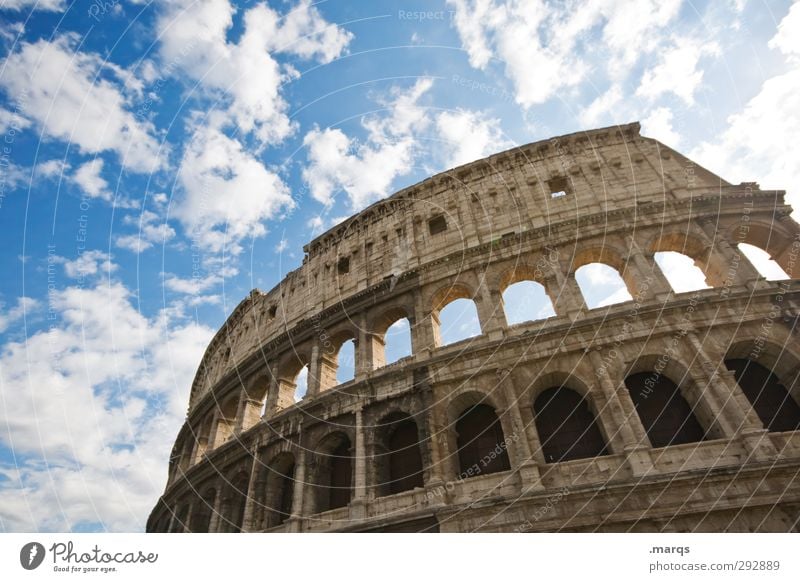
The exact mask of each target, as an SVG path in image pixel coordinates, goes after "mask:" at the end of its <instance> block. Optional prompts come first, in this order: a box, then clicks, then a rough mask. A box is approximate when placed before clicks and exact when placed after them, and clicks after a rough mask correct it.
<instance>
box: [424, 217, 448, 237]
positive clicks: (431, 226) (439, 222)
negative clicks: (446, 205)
mask: <svg viewBox="0 0 800 582" xmlns="http://www.w3.org/2000/svg"><path fill="white" fill-rule="evenodd" d="M428 230H429V231H430V233H431V234H432V235H434V234H439V233H441V232H444V231H446V230H447V221H446V220H445V218H444V215H443V214H440V215H438V216H434V217H433V218H431V219H430V220H429V221H428Z"/></svg>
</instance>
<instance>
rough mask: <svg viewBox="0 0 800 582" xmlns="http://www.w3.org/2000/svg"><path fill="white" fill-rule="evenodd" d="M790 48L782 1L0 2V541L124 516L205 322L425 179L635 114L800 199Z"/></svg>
mask: <svg viewBox="0 0 800 582" xmlns="http://www.w3.org/2000/svg"><path fill="white" fill-rule="evenodd" d="M798 39H800V5H797V4H795V5H792V3H791V2H789V1H777V2H762V1H755V0H751V1H747V0H729V1H727V2H726V1H718V2H712V3H705V2H686V1H682V0H658V1H656V0H652V1H650V0H637V1H636V2H627V1H623V0H590V1H585V2H566V3H564V2H558V3H548V2H540V1H534V0H531V1H527V2H523V1H514V2H499V1H496V0H480V1H477V0H449V1H447V2H444V1H442V2H422V1H419V2H413V1H408V2H406V1H402V2H381V1H375V2H349V3H348V2H342V1H337V0H330V1H327V2H320V3H316V4H311V3H310V2H307V1H297V0H290V1H288V2H270V3H264V2H253V1H247V2H240V3H235V2H232V1H229V0H204V1H198V2H192V1H189V0H175V1H172V2H159V1H153V2H147V1H144V0H139V1H122V0H121V1H119V2H113V1H111V2H95V3H90V2H74V3H69V2H67V1H65V0H40V1H39V2H36V1H33V0H0V50H2V52H3V61H2V64H1V65H0V134H2V137H0V140H2V141H1V142H0V249H2V250H1V251H0V269H2V272H3V274H4V276H3V277H2V278H0V342H1V343H2V346H1V347H0V396H2V400H1V401H0V411H2V414H0V419H1V420H2V422H0V531H20V530H22V531H31V530H54V531H64V530H75V531H87V530H88V531H105V530H108V531H139V530H142V529H143V527H144V522H145V519H146V517H147V514H148V512H149V509H150V508H151V507H152V505H153V503H154V502H155V500H156V499H157V497H158V495H159V494H160V492H161V491H162V489H163V486H164V480H165V478H166V466H167V457H168V454H169V450H170V447H171V444H172V441H173V439H174V436H175V434H176V433H177V430H178V428H179V427H180V424H181V422H182V419H183V417H184V414H185V410H186V404H187V399H188V389H189V385H190V382H191V378H192V377H193V375H194V372H195V369H196V366H197V364H198V362H199V359H200V357H201V355H202V353H203V350H204V348H205V345H206V344H207V342H208V340H209V339H210V337H211V336H212V335H213V333H214V330H215V329H217V328H218V326H219V325H220V324H221V323H222V322H223V321H224V319H225V317H226V316H227V314H229V313H230V312H231V310H232V309H233V308H234V307H235V306H236V304H237V303H238V302H239V301H240V300H241V299H242V298H243V297H244V296H245V295H246V294H247V293H249V291H250V290H251V289H252V288H254V287H258V288H261V289H269V288H271V287H272V286H273V285H274V284H275V283H277V282H278V281H279V280H280V279H281V278H282V276H283V275H284V274H285V273H286V272H287V271H288V270H291V269H293V268H295V267H297V266H298V265H299V264H300V262H301V261H302V256H303V254H302V245H303V244H304V243H305V242H307V241H309V240H310V239H311V238H313V237H314V236H316V235H317V234H319V233H320V232H322V231H323V230H324V229H326V228H328V227H330V226H332V225H333V224H335V223H336V222H337V221H338V220H341V219H342V218H343V217H346V216H348V215H350V214H352V213H353V212H355V211H357V210H359V209H361V208H363V207H364V206H365V205H367V204H369V203H371V202H374V201H375V200H378V199H380V198H383V197H385V196H387V195H389V194H391V193H392V192H393V191H395V190H397V189H399V188H401V187H403V186H406V185H409V184H412V183H414V182H416V181H418V180H420V179H422V178H424V177H425V176H428V175H430V174H431V173H434V172H438V171H442V170H445V169H447V168H449V167H452V166H454V165H457V164H461V163H465V162H468V161H471V160H473V159H476V158H480V157H483V156H485V155H487V154H490V153H493V152H496V151H500V150H503V149H507V148H509V147H513V145H515V144H521V143H528V142H531V141H536V140H539V139H546V138H548V137H550V136H553V135H559V134H564V133H569V132H573V131H578V130H581V129H586V128H592V127H600V126H606V125H611V124H614V123H626V122H630V121H635V120H640V121H641V122H642V126H643V133H644V134H645V135H648V136H652V137H656V138H658V139H660V140H662V141H664V142H665V143H667V144H668V145H671V146H673V147H676V148H677V149H679V150H680V151H682V152H683V153H685V154H687V155H689V156H690V157H691V158H693V159H695V160H696V161H698V162H699V163H701V164H703V165H705V166H706V167H708V168H709V169H711V170H712V171H715V172H717V173H719V174H721V175H722V176H723V177H724V178H726V179H728V180H729V181H733V182H737V181H743V180H746V181H758V182H760V183H761V184H762V186H763V187H776V188H785V189H786V190H787V191H788V194H789V200H790V201H795V200H796V199H797V196H798V195H800V191H798V190H797V188H796V179H797V177H798V175H800V158H798V157H797V155H796V148H794V147H793V146H792V144H793V143H794V140H795V139H796V136H797V135H800V70H799V69H798V66H797V65H798V62H799V61H798V59H800V41H799V40H798ZM664 260H666V261H673V262H672V263H670V265H671V266H670V267H669V269H668V270H670V269H672V271H674V272H688V271H687V270H686V269H688V268H689V266H687V265H685V264H678V263H676V262H674V261H675V260H677V259H675V258H674V257H673V258H669V257H668V258H667V259H664ZM682 270H683V271H682ZM587 277H588V280H589V283H590V284H592V285H594V286H595V291H594V293H595V294H596V297H595V298H594V299H596V300H597V302H599V303H603V302H608V301H613V300H616V299H619V296H616V299H615V298H614V297H613V296H614V294H615V293H619V289H618V288H615V287H614V286H613V285H612V284H610V283H609V281H608V280H607V277H606V275H605V274H604V273H602V272H600V271H597V272H590V273H589V275H587ZM698 284H702V281H700V282H699V283H698ZM604 285H606V287H604ZM608 285H610V286H608ZM528 296H530V295H524V294H523V295H520V297H522V298H524V297H528ZM534 312H535V313H539V314H544V315H546V314H547V313H548V312H547V308H546V306H541V305H538V306H536V307H535V309H534ZM514 317H517V316H516V315H515V316H514ZM443 319H444V318H443ZM467 319H469V318H467ZM443 324H444V325H443V328H444V333H445V336H446V337H445V340H446V341H449V340H451V339H452V337H451V336H450V332H449V331H448V329H451V328H452V329H456V328H464V329H466V330H467V332H469V326H470V325H473V327H474V322H470V321H465V322H462V323H459V322H458V320H454V321H453V322H448V321H443ZM473 331H474V330H473ZM453 337H455V335H454V336H453Z"/></svg>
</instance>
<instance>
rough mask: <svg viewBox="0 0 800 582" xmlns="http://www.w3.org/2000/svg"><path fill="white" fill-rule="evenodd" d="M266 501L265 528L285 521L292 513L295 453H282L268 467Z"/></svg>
mask: <svg viewBox="0 0 800 582" xmlns="http://www.w3.org/2000/svg"><path fill="white" fill-rule="evenodd" d="M266 471H267V479H266V489H267V492H266V501H265V505H266V507H265V509H266V512H267V516H266V520H265V523H264V527H265V528H270V527H275V526H278V525H281V524H282V523H284V522H285V521H286V520H287V519H289V518H290V517H291V515H292V501H293V499H294V472H295V463H294V455H292V454H291V453H281V454H280V455H278V456H277V457H276V458H275V459H274V460H273V461H272V462H271V463H270V464H269V466H268V467H267V468H266Z"/></svg>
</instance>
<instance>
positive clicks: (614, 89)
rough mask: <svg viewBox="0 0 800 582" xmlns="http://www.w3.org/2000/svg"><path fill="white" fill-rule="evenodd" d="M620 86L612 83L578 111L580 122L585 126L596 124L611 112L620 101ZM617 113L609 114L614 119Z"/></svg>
mask: <svg viewBox="0 0 800 582" xmlns="http://www.w3.org/2000/svg"><path fill="white" fill-rule="evenodd" d="M622 97H623V95H622V88H621V87H620V86H619V85H612V86H611V87H610V88H609V89H608V91H606V92H605V93H603V94H602V95H600V96H599V97H597V98H596V99H595V100H594V101H592V102H591V103H590V104H589V105H588V106H587V107H586V108H585V109H583V110H582V111H581V113H580V119H581V123H582V124H583V125H585V126H587V127H593V126H596V125H597V123H598V122H599V121H600V120H601V119H603V118H605V117H606V116H608V115H609V113H611V111H612V110H614V108H615V107H616V106H617V105H619V104H620V103H621V102H622ZM617 117H618V116H617V115H611V118H612V119H616V118H617Z"/></svg>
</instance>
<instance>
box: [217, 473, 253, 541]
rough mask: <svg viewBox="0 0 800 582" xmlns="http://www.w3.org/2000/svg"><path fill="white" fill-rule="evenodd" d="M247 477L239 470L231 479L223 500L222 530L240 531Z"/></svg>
mask: <svg viewBox="0 0 800 582" xmlns="http://www.w3.org/2000/svg"><path fill="white" fill-rule="evenodd" d="M248 481H249V477H248V475H247V473H245V472H241V473H239V474H237V475H236V477H235V478H234V479H233V481H231V484H230V486H229V488H228V492H227V499H224V501H225V512H224V514H223V520H222V530H223V531H225V532H229V533H238V532H241V531H242V526H243V525H244V511H245V506H246V505H247V487H248Z"/></svg>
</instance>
